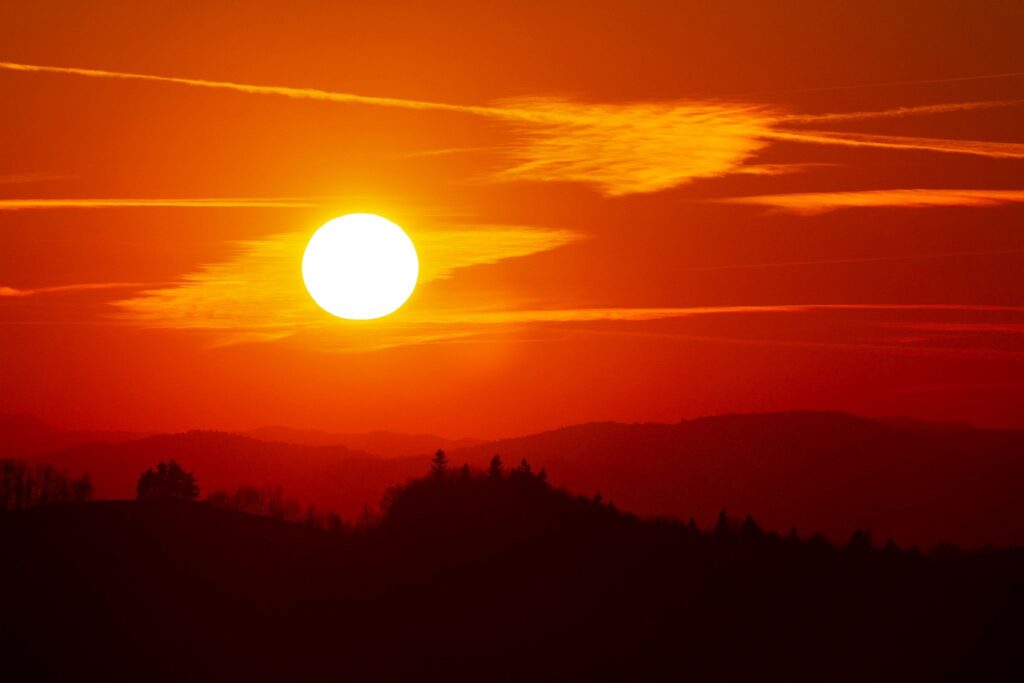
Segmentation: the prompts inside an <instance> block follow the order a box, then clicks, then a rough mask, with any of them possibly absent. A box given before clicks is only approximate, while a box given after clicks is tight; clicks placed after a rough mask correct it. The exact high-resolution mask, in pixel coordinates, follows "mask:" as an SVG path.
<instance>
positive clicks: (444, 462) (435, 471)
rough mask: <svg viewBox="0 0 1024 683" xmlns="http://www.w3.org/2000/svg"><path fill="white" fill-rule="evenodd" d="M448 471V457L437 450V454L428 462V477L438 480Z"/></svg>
mask: <svg viewBox="0 0 1024 683" xmlns="http://www.w3.org/2000/svg"><path fill="white" fill-rule="evenodd" d="M447 471H448V456H446V455H445V454H444V451H442V450H441V449H440V448H438V449H437V453H434V458H433V459H432V460H431V461H430V476H432V477H434V478H435V479H440V478H441V477H443V476H444V475H445V473H446V472H447Z"/></svg>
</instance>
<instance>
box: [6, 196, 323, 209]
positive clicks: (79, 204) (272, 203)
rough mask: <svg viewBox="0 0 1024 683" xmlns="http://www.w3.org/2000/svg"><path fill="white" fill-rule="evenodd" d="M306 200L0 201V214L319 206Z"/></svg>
mask: <svg viewBox="0 0 1024 683" xmlns="http://www.w3.org/2000/svg"><path fill="white" fill-rule="evenodd" d="M319 205H320V202H316V201H314V200H310V199H304V198H288V197H279V198H263V199H261V198H253V197H224V198H202V199H184V198H182V199H177V198H164V199H153V198H138V199H135V198H114V197H112V198H104V199H0V211H26V210H32V209H111V208H117V209H123V208H154V207H159V208H196V209H211V208H220V209H225V208H226V209H237V208H245V209H295V208H307V207H315V206H319Z"/></svg>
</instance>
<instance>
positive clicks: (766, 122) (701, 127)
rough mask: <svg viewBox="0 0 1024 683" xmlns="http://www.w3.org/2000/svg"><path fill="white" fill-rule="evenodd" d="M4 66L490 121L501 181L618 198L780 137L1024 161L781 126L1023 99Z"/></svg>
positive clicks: (709, 169)
mask: <svg viewBox="0 0 1024 683" xmlns="http://www.w3.org/2000/svg"><path fill="white" fill-rule="evenodd" d="M0 69H6V70H11V71H21V72H31V73H51V74H65V75H76V76H84V77H90V78H103V79H118V80H132V81H148V82H158V83H169V84H178V85H187V86H194V87H202V88H210V89H218V90H230V91H235V92H241V93H247V94H257V95H277V96H283V97H290V98H296V99H308V100H319V101H327V102H334V103H346V104H362V105H370V106H383V107H394V108H401V109H409V110H418V111H440V112H453V113H462V114H469V115H475V116H483V117H486V118H490V119H494V120H499V121H503V122H505V123H507V124H509V125H511V126H512V128H513V131H514V133H515V134H516V140H514V141H513V143H512V144H510V145H509V146H508V147H507V149H506V150H503V153H505V154H507V155H508V156H509V157H510V159H511V161H512V166H511V167H509V168H507V169H505V170H503V171H499V172H497V173H496V174H495V175H494V177H495V178H496V179H499V180H527V181H541V182H582V183H588V184H591V185H594V186H596V187H597V188H598V189H599V190H600V191H601V192H602V193H604V194H606V195H610V196H614V195H625V194H634V193H645V192H656V191H660V190H665V189H668V188H671V187H675V186H678V185H681V184H684V183H687V182H690V181H693V180H695V179H699V178H712V177H719V176H723V175H728V174H731V173H737V172H744V169H747V168H749V167H750V165H749V164H748V162H749V160H750V159H751V158H752V157H753V156H754V155H755V154H757V153H758V152H759V151H761V150H762V149H764V148H765V147H766V146H768V145H770V144H772V143H773V142H777V141H786V142H796V143H805V144H827V145H842V146H852V147H878V148H887V149H901V150H926V151H933V152H944V153H956V154H971V155H980V156H987V157H995V158H1024V144H1017V143H998V142H983V141H971V140H942V139H929V138H912V137H897V136H881V135H866V134H856V133H833V132H821V131H807V132H802V131H794V130H788V131H787V130H780V127H781V126H785V125H793V124H800V123H809V122H821V121H835V120H852V119H856V120H869V119H875V118H891V117H901V116H907V115H911V114H933V113H939V112H944V111H962V110H971V109H980V108H989V107H993V106H1008V105H1009V104H1014V103H1019V102H1020V101H1019V100H1015V101H1007V102H967V103H950V104H943V105H928V106H925V107H900V108H896V109H890V110H885V111H878V112H855V113H852V114H823V115H788V114H785V113H784V112H782V111H779V110H778V109H777V108H775V107H771V106H768V105H765V104H756V103H723V102H709V101H682V102H667V103H633V104H587V103H580V102H573V101H569V100H564V99H557V98H520V99H514V100H506V101H504V102H500V103H498V104H497V105H495V106H478V105H462V104H448V103H440V102H426V101H421V100H407V99H401V98H394V97H373V96H365V95H356V94H352V93H340V92H332V91H326V90H319V89H315V88H293V87H283V86H265V85H251V84H242V83H233V82H229V81H212V80H205V79H196V78H180V77H171V76H156V75H149V74H135V73H126V72H114V71H104V70H99V69H81V68H68V67H54V66H38V65H29V64H18V63H13V62H0ZM755 172H757V171H755Z"/></svg>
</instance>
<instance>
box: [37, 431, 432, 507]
mask: <svg viewBox="0 0 1024 683" xmlns="http://www.w3.org/2000/svg"><path fill="white" fill-rule="evenodd" d="M42 459H44V460H45V461H46V462H50V463H53V464H54V465H56V466H58V467H61V468H64V469H68V470H69V471H71V472H73V473H76V472H88V473H89V474H90V475H91V476H92V479H93V482H94V483H95V486H96V497H97V498H134V497H135V493H136V484H137V483H138V478H139V474H140V473H141V472H142V471H143V470H145V469H146V468H148V467H151V466H153V465H155V464H156V463H158V462H161V461H167V460H175V461H177V462H178V463H179V464H180V465H181V466H182V467H184V468H185V469H187V470H189V471H190V472H192V473H194V474H195V477H196V480H197V482H198V484H199V486H200V487H201V489H202V490H204V491H213V490H216V489H224V490H234V489H235V488H236V487H237V486H242V485H247V486H254V487H257V488H260V487H266V486H271V487H278V486H281V487H283V488H284V489H285V490H287V491H288V492H289V493H292V494H295V495H297V496H298V497H300V498H301V499H302V500H303V501H305V502H307V503H313V504H315V505H317V506H319V507H324V508H328V509H332V510H335V511H337V512H338V513H340V514H342V515H343V516H346V517H352V516H355V515H356V514H358V513H359V512H360V511H361V510H362V508H363V506H364V505H366V504H368V503H369V504H374V505H375V504H376V502H377V501H379V500H380V497H381V495H382V494H383V492H384V491H385V490H386V489H387V487H388V486H391V485H393V484H394V483H395V482H396V481H402V480H404V479H406V478H408V477H410V476H412V475H413V474H416V473H419V472H423V471H424V469H425V468H426V464H425V463H426V462H427V460H428V459H429V456H426V455H425V456H421V457H419V458H381V457H379V456H375V455H370V454H368V453H360V452H357V451H351V450H349V449H347V448H345V447H343V446H301V445H295V444H285V443H275V442H270V441H261V440H259V439H252V438H249V437H244V436H239V435H237V434H228V433H225V432H201V431H194V432H186V433H184V434H160V435H157V436H151V437H148V438H145V439H138V440H135V441H128V442H125V443H119V444H85V445H82V446H77V447H75V448H71V449H67V450H63V451H58V452H55V453H51V454H49V455H47V456H44V457H43V458H42Z"/></svg>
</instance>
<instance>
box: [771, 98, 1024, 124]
mask: <svg viewBox="0 0 1024 683" xmlns="http://www.w3.org/2000/svg"><path fill="white" fill-rule="evenodd" d="M1021 104H1024V99H1014V100H983V101H978V102H950V103H947V104H926V105H921V106H919V107H896V108H895V109H883V110H880V111H853V112H840V113H836V114H787V115H785V116H781V117H779V119H778V120H779V123H795V124H800V123H821V122H828V121H871V120H873V119H898V118H903V117H904V116H926V115H928V114H948V113H951V112H958V111H977V110H979V109H996V108H999V107H1015V106H1019V105H1021Z"/></svg>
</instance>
